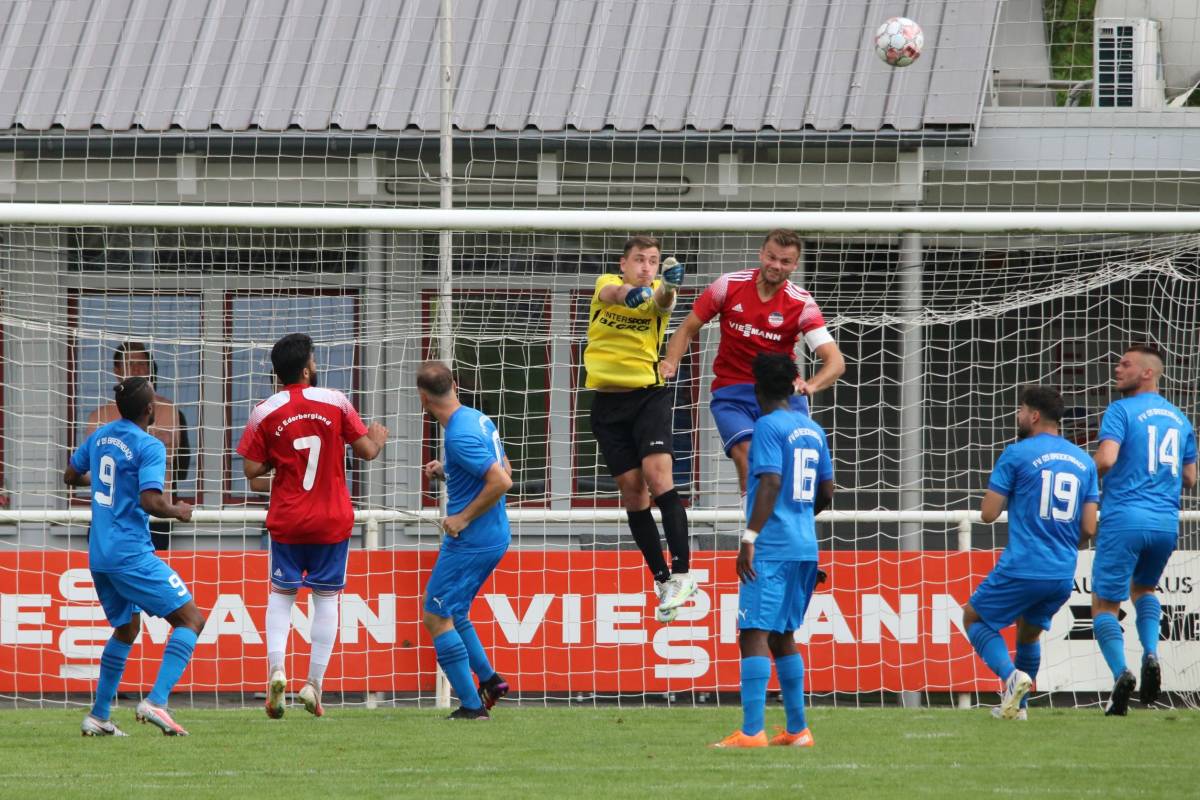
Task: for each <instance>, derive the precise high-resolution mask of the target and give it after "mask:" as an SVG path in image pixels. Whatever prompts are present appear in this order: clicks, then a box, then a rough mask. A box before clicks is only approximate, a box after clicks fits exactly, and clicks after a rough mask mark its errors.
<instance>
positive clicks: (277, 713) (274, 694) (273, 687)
mask: <svg viewBox="0 0 1200 800" xmlns="http://www.w3.org/2000/svg"><path fill="white" fill-rule="evenodd" d="M286 695H287V676H286V675H284V674H283V670H281V669H277V670H275V671H274V672H272V673H271V680H269V681H267V704H266V705H267V716H268V717H270V718H271V719H279V718H280V717H282V716H283V701H284V698H285V696H286Z"/></svg>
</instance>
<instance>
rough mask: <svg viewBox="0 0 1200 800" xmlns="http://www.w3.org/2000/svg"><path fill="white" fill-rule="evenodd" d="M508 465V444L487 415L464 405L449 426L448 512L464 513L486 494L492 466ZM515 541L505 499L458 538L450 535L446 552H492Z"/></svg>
mask: <svg viewBox="0 0 1200 800" xmlns="http://www.w3.org/2000/svg"><path fill="white" fill-rule="evenodd" d="M497 463H498V464H500V465H501V466H504V445H503V444H501V443H500V433H499V431H497V430H496V426H495V424H493V422H492V420H491V419H490V418H489V417H488V416H487V415H486V414H484V413H482V412H480V411H476V410H475V409H473V408H470V407H468V406H462V407H461V408H459V409H458V410H457V411H455V412H454V414H453V415H452V416H451V417H450V421H449V422H448V423H447V424H446V463H445V464H443V465H442V470H443V471H444V472H445V473H446V494H447V495H448V498H447V502H446V510H447V511H448V512H450V513H451V514H457V513H458V512H460V511H462V510H463V509H464V508H466V507H467V506H468V505H470V503H471V501H472V500H474V499H475V498H476V497H478V496H479V493H480V492H481V491H483V486H484V483H485V476H486V475H487V473H488V470H489V469H491V468H492V464H497ZM511 539H512V534H511V533H510V531H509V527H508V512H507V510H506V509H505V504H504V498H503V497H501V498H500V500H499V501H497V503H496V504H495V505H494V506H492V507H491V508H489V509H488V510H487V511H485V512H483V513H482V514H480V515H479V516H478V517H476V518H475V519H473V520H472V521H471V524H470V525H468V526H467V527H466V528H464V529H463V530H462V532H460V533H459V534H458V536H457V537H450V536H447V537H446V538H445V539H444V540H443V541H442V549H444V550H457V551H463V552H467V551H481V550H491V549H493V548H496V547H507V546H508V543H509V541H511Z"/></svg>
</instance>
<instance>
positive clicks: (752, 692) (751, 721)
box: [742, 656, 771, 736]
mask: <svg viewBox="0 0 1200 800" xmlns="http://www.w3.org/2000/svg"><path fill="white" fill-rule="evenodd" d="M769 680H771V659H770V658H768V657H767V656H745V657H743V658H742V733H744V734H746V735H747V736H754V735H755V734H758V733H760V732H762V729H763V727H764V724H765V723H764V721H763V718H764V717H765V716H766V713H767V681H769Z"/></svg>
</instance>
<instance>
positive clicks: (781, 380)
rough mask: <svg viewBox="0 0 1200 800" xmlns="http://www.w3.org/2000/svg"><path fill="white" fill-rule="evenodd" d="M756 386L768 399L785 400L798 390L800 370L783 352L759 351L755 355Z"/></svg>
mask: <svg viewBox="0 0 1200 800" xmlns="http://www.w3.org/2000/svg"><path fill="white" fill-rule="evenodd" d="M752 368H753V370H754V388H755V389H757V390H758V392H759V393H760V394H762V396H763V397H765V398H766V399H768V400H783V399H784V398H787V397H791V396H792V395H793V394H795V392H796V378H797V377H798V376H799V375H800V370H799V369H797V368H796V362H795V361H792V359H790V358H788V357H787V356H785V355H783V354H782V353H759V354H758V355H756V356H755V357H754V364H753V365H752Z"/></svg>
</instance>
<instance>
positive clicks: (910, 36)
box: [875, 17, 925, 67]
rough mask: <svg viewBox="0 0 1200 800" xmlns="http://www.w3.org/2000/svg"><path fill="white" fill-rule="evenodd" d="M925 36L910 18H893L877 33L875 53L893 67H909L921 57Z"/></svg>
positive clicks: (881, 26) (880, 27)
mask: <svg viewBox="0 0 1200 800" xmlns="http://www.w3.org/2000/svg"><path fill="white" fill-rule="evenodd" d="M923 47H925V34H924V33H922V31H921V26H920V25H918V24H917V23H915V22H913V21H912V20H911V19H909V18H908V17H892V18H891V19H889V20H888V21H887V22H885V23H883V24H882V25H880V26H879V30H878V31H876V32H875V53H876V54H877V55H878V56H879V57H880V58H881V59H883V61H884V62H885V63H887V64H890V65H892V66H893V67H907V66H908V65H909V64H911V63H913V62H914V61H916V60H917V59H918V58H920V57H921V48H923Z"/></svg>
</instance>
